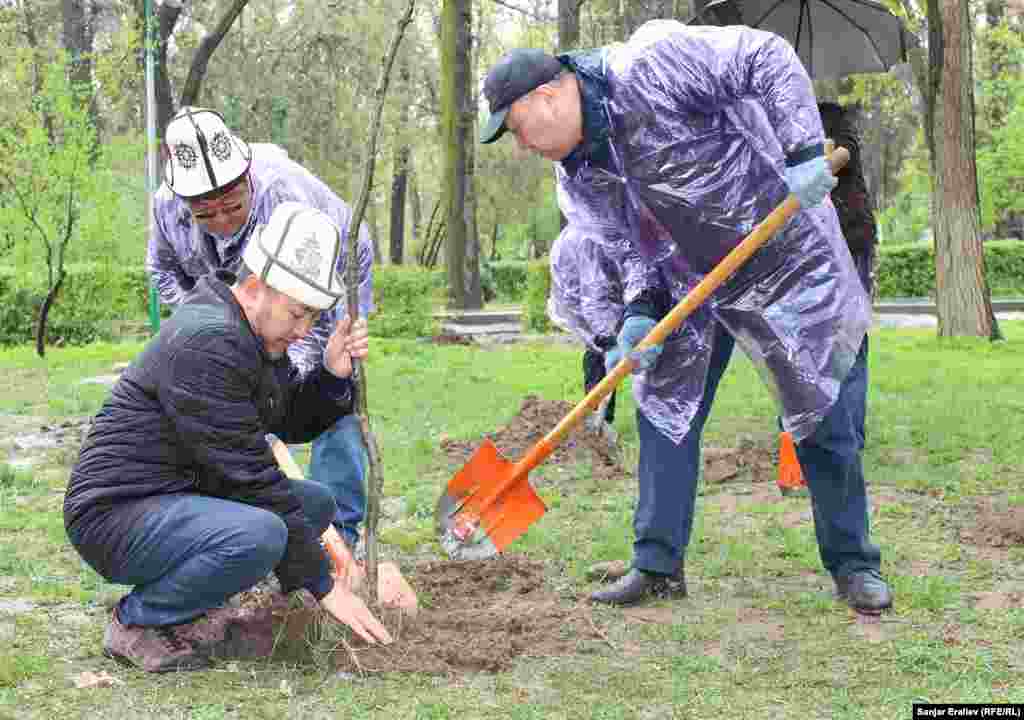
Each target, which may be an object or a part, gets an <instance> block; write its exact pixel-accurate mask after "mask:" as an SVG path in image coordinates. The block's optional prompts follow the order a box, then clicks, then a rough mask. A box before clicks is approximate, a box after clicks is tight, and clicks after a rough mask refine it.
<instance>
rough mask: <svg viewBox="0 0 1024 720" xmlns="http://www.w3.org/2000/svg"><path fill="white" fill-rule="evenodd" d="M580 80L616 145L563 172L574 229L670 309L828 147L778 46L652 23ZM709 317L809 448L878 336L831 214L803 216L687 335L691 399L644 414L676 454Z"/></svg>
mask: <svg viewBox="0 0 1024 720" xmlns="http://www.w3.org/2000/svg"><path fill="white" fill-rule="evenodd" d="M571 57H572V56H570V58H571ZM571 62H572V60H570V63H571ZM573 69H574V70H575V71H576V73H577V75H578V76H580V77H581V82H584V83H587V84H588V86H589V87H590V88H591V89H592V88H595V87H596V88H598V89H599V92H598V93H596V94H595V93H594V92H592V91H591V92H588V93H584V105H585V112H588V111H589V112H590V113H591V114H593V113H595V112H600V113H603V116H604V122H605V123H606V126H607V132H608V137H607V143H605V145H606V147H605V148H604V152H602V153H591V154H590V156H589V157H590V158H593V160H594V161H593V162H591V161H590V159H588V160H587V161H586V162H582V163H566V162H563V167H560V168H559V176H558V177H559V184H560V186H561V190H562V191H563V192H564V193H565V196H566V198H567V202H568V203H569V204H570V205H571V206H572V208H573V212H572V214H571V216H569V217H570V223H572V222H580V223H584V224H586V225H588V226H591V227H594V226H596V227H598V228H601V233H600V236H599V237H602V238H603V239H602V240H600V242H602V243H604V244H606V245H607V246H608V247H610V248H614V247H616V246H624V247H622V253H623V257H624V258H626V259H627V260H628V259H629V258H630V257H632V256H635V257H639V258H642V260H643V261H645V262H646V263H647V264H648V265H649V266H650V267H652V268H654V269H656V270H657V272H658V274H659V275H660V279H661V282H662V283H663V284H664V285H665V287H667V288H668V289H669V290H670V292H671V294H672V296H673V298H674V299H675V300H676V301H678V300H679V299H681V298H682V297H683V296H684V295H685V294H686V292H687V291H688V290H689V289H690V288H692V287H693V286H694V285H695V284H696V283H697V282H698V281H699V280H700V279H701V278H702V277H703V276H704V275H705V274H706V273H707V272H708V271H710V270H711V269H712V268H713V267H714V266H715V265H716V264H717V263H718V262H719V261H720V260H721V259H722V258H723V257H725V255H726V254H727V253H728V252H729V251H730V250H732V249H733V248H734V247H735V246H736V245H738V244H739V242H740V241H742V240H743V238H744V237H746V235H747V234H748V233H749V232H750V231H751V230H752V229H753V228H754V226H755V225H756V224H757V223H758V222H759V221H760V220H762V219H763V218H764V217H765V216H767V215H768V214H769V212H770V211H771V210H772V209H774V208H775V207H776V206H777V205H779V204H780V203H781V202H782V201H783V200H784V199H785V197H786V195H787V187H786V184H785V180H784V169H785V156H786V154H788V153H793V152H794V151H797V150H800V149H801V148H804V147H806V146H809V145H814V144H816V143H820V142H822V141H823V139H824V137H823V132H822V128H821V120H820V118H819V115H818V112H817V106H816V103H815V98H814V94H813V91H812V88H811V83H810V80H809V79H808V77H807V74H806V72H805V71H804V69H803V67H802V66H801V64H800V61H799V60H798V59H797V56H796V55H795V54H794V52H793V50H792V48H791V47H790V46H789V44H788V43H786V42H785V41H784V40H782V39H781V38H779V37H777V36H775V35H772V34H770V33H766V32H761V31H757V30H751V29H749V28H744V27H728V28H701V27H688V26H685V25H682V24H680V23H677V22H673V21H665V20H657V21H653V22H650V23H647V24H645V25H643V26H642V27H641V28H640V29H639V30H637V32H636V33H635V34H634V35H633V36H632V37H631V38H630V40H629V41H628V42H627V43H626V44H622V45H612V46H610V47H608V48H605V49H603V50H601V51H600V52H599V53H596V54H591V55H588V56H584V55H580V56H579V60H578V62H577V64H575V65H574V67H573ZM595 97H596V98H597V99H596V100H595ZM618 238H626V242H624V243H623V242H621V241H619V240H618ZM712 317H713V320H715V321H719V322H721V323H723V324H724V325H725V326H726V328H727V329H728V330H729V331H730V333H732V334H733V335H734V336H735V338H736V340H737V342H739V344H740V346H741V347H742V348H743V349H744V350H745V351H746V352H747V354H748V355H749V356H750V357H751V359H752V360H753V361H754V363H755V364H756V365H757V367H758V368H759V369H760V370H762V371H763V373H762V374H763V376H764V377H765V378H766V379H767V380H768V381H769V382H770V385H771V386H772V387H773V389H774V390H775V392H776V394H777V397H778V400H779V403H780V406H781V411H780V412H781V415H782V420H783V425H784V427H785V429H786V430H789V431H790V432H792V433H793V434H794V436H795V437H796V438H797V439H798V440H799V439H803V438H805V437H807V436H808V435H810V434H811V433H812V432H813V431H814V428H815V427H816V425H817V424H818V423H819V421H820V420H821V418H822V417H823V416H824V415H825V414H826V413H827V412H828V410H829V409H830V408H831V406H832V404H833V403H834V402H835V400H836V397H837V395H838V390H839V385H840V383H841V381H842V380H843V378H844V377H845V376H846V373H847V372H848V370H849V368H850V367H851V365H852V364H853V361H854V358H855V356H856V353H857V351H858V349H859V348H860V345H861V343H862V341H863V338H864V335H865V332H866V330H867V328H868V325H869V324H870V305H869V302H868V299H867V296H866V294H865V293H864V290H863V289H862V287H861V285H860V282H859V280H858V278H857V274H856V270H855V268H854V265H853V261H852V259H851V257H850V253H849V250H848V249H847V247H846V243H845V241H844V240H843V237H842V235H841V232H840V229H839V224H838V220H837V218H836V213H835V210H834V208H833V206H832V204H831V202H830V201H828V200H826V201H825V202H824V203H822V204H821V205H819V206H817V207H814V208H809V209H806V210H803V211H802V212H800V213H799V214H798V215H797V216H796V217H795V218H794V219H793V220H791V221H790V223H789V224H788V225H787V226H786V227H785V228H784V229H783V230H782V231H781V232H780V233H778V234H777V235H776V236H775V238H773V239H772V240H771V241H770V242H769V243H768V244H767V245H765V246H764V247H763V248H762V249H761V250H760V251H759V252H758V253H757V254H756V255H755V256H754V257H753V258H751V259H750V260H749V261H748V262H747V263H746V265H745V266H744V267H743V268H741V269H740V270H739V271H737V273H736V274H735V275H734V276H733V277H732V278H731V279H730V280H729V281H728V282H726V283H725V284H724V285H723V286H722V287H720V288H719V290H718V291H717V292H716V293H715V294H714V295H713V296H712V297H711V298H710V299H709V301H708V303H707V307H706V308H705V311H704V312H703V313H696V314H695V315H693V316H691V318H690V320H688V321H687V327H688V330H687V331H686V332H685V333H684V335H685V336H686V337H689V338H691V340H692V345H691V346H690V349H689V350H688V351H687V353H684V356H685V357H688V360H689V363H690V365H689V372H688V373H686V380H685V383H684V385H685V387H684V388H683V389H682V390H680V389H679V388H678V387H662V388H656V389H652V392H654V393H656V394H657V395H658V396H659V398H662V399H663V400H664V408H663V411H659V412H655V413H652V414H648V419H650V420H651V422H652V423H654V424H655V425H656V426H657V427H658V428H659V429H660V430H661V431H662V432H664V433H665V434H666V435H667V436H669V437H671V438H673V439H674V440H676V441H677V442H678V441H680V440H681V439H682V437H683V435H685V433H686V430H688V428H689V424H690V421H691V420H692V418H693V416H694V414H695V413H696V410H697V407H698V405H699V403H700V399H701V395H702V392H703V384H704V376H705V375H706V372H707V364H708V357H709V353H710V347H709V338H711V337H712V333H711V330H712V329H713V326H712V322H713V320H712ZM666 360H667V359H664V358H663V359H662V360H660V361H659V366H660V365H661V364H662V363H664V362H666ZM660 372H662V371H661V370H660V369H659V370H658V373H656V374H655V376H654V377H657V376H658V375H659V374H660ZM677 407H681V409H679V410H678V412H677V411H676V410H677ZM645 414H646V413H645ZM679 415H681V417H680V416H679Z"/></svg>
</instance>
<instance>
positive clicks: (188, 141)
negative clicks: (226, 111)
mask: <svg viewBox="0 0 1024 720" xmlns="http://www.w3.org/2000/svg"><path fill="white" fill-rule="evenodd" d="M164 144H165V145H166V147H167V153H168V158H167V162H166V163H165V165H164V178H165V179H166V181H167V187H169V188H170V189H171V191H172V192H173V193H174V194H175V195H177V196H179V197H183V198H195V197H199V196H201V195H205V194H207V193H209V192H213V191H214V190H219V189H220V188H223V187H225V186H227V185H230V184H231V183H232V182H234V181H235V180H237V179H238V178H240V177H242V175H244V174H245V173H246V171H247V170H248V169H249V163H250V162H251V161H252V151H251V150H250V149H249V146H248V145H247V144H246V143H245V142H244V141H243V140H241V139H240V138H237V137H235V136H234V135H232V134H231V131H230V130H228V127H227V125H225V124H224V118H222V117H221V116H220V113H217V112H214V111H213V110H207V109H206V108H197V107H183V108H182V109H181V110H179V111H178V112H177V113H176V114H175V115H174V117H173V118H172V119H171V121H170V122H169V123H167V132H166V133H165V137H164Z"/></svg>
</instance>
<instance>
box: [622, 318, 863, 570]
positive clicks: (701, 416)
mask: <svg viewBox="0 0 1024 720" xmlns="http://www.w3.org/2000/svg"><path fill="white" fill-rule="evenodd" d="M734 344H735V342H734V340H733V338H732V336H731V335H730V334H729V333H728V332H727V331H726V330H725V329H724V328H722V327H719V329H718V331H717V334H716V336H715V341H714V349H713V350H712V354H711V362H710V365H709V367H708V375H707V380H706V381H705V386H704V396H703V398H702V399H701V404H700V407H699V409H698V411H697V415H696V416H695V417H694V419H693V423H692V424H691V426H690V430H689V432H688V433H687V434H686V436H685V437H684V438H683V440H682V442H681V443H679V444H678V445H677V444H676V443H674V442H672V440H671V439H669V438H667V437H665V436H664V435H662V434H661V433H660V432H659V431H658V429H657V428H656V427H654V425H653V424H651V423H650V421H648V420H647V418H645V417H644V416H643V414H642V413H640V412H639V411H638V412H637V429H638V432H639V435H640V463H639V468H638V476H639V482H640V497H639V501H638V504H637V508H636V514H635V516H634V530H635V533H636V541H635V543H634V559H633V565H634V566H635V567H637V568H638V569H641V570H646V571H648V572H655V573H661V574H672V573H674V572H675V571H676V570H677V569H678V568H679V567H680V565H681V564H682V562H683V558H684V555H685V553H686V547H687V545H688V544H689V541H690V532H691V529H692V527H693V513H694V503H695V500H696V495H697V480H698V477H699V475H700V461H701V460H700V443H701V435H702V433H703V430H704V423H705V422H706V420H707V417H708V413H709V412H710V410H711V405H712V404H713V402H714V397H715V392H716V391H717V389H718V383H719V381H720V380H721V378H722V374H723V373H724V372H725V369H726V367H728V364H729V359H730V357H731V356H732V350H733V346H734ZM866 396H867V338H865V339H864V344H863V345H862V346H861V349H860V352H859V353H858V355H857V359H856V361H855V362H854V365H853V368H852V369H851V370H850V372H849V373H848V374H847V376H846V378H845V379H844V380H843V382H842V384H841V386H840V390H839V398H838V399H837V400H836V403H835V405H833V406H832V409H831V410H830V411H829V414H828V415H827V416H826V417H825V418H824V420H823V421H822V422H821V423H820V424H819V425H818V427H817V428H816V429H815V431H814V434H813V435H811V436H810V437H808V438H806V439H805V440H803V441H802V442H800V443H798V444H797V456H798V457H799V459H800V465H801V467H802V469H803V473H804V477H805V478H806V479H807V485H808V487H809V489H810V491H811V497H812V505H813V511H814V530H815V535H816V537H817V540H818V551H819V553H820V555H821V560H822V564H823V565H824V566H825V569H826V570H828V571H829V572H830V573H832V574H833V575H834V576H835V575H846V574H849V573H851V572H855V571H857V570H876V571H877V570H878V568H879V566H880V562H881V552H880V550H879V548H878V547H877V546H876V545H874V544H872V543H871V541H870V539H869V528H868V513H867V490H866V487H865V484H864V473H863V470H862V467H861V450H862V449H863V447H864V414H865V403H866Z"/></svg>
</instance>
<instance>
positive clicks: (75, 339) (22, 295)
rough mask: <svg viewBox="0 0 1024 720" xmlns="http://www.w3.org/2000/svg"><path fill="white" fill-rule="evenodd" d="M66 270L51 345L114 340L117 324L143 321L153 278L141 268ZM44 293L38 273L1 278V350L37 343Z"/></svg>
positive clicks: (54, 311)
mask: <svg viewBox="0 0 1024 720" xmlns="http://www.w3.org/2000/svg"><path fill="white" fill-rule="evenodd" d="M66 269H67V278H66V279H65V280H64V284H63V285H62V286H61V290H60V294H59V295H58V296H57V302H56V303H55V304H54V306H53V308H52V309H51V310H50V316H49V321H48V323H47V328H46V341H47V344H50V345H62V344H63V345H85V344H87V343H90V342H94V341H97V340H111V339H113V336H114V326H115V324H116V323H119V322H123V321H132V320H142V319H145V317H146V311H147V302H148V293H149V284H148V283H149V278H148V276H147V274H146V271H145V270H144V269H143V268H142V267H124V266H112V265H101V264H98V263H81V264H75V265H69V266H67V268H66ZM46 288H47V282H46V278H45V277H44V274H43V273H42V272H39V271H37V272H33V273H26V272H23V271H22V272H19V273H18V274H14V273H10V272H8V273H5V274H3V275H0V308H2V309H0V345H17V344H22V343H28V342H32V341H33V340H34V338H35V331H36V323H37V321H38V319H39V309H40V307H42V304H43V298H45V297H46Z"/></svg>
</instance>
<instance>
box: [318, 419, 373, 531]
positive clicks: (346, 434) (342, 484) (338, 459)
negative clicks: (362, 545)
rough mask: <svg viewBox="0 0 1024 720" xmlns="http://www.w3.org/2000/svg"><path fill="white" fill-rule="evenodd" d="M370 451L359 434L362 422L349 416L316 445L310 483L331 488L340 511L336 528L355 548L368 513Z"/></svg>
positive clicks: (330, 429)
mask: <svg viewBox="0 0 1024 720" xmlns="http://www.w3.org/2000/svg"><path fill="white" fill-rule="evenodd" d="M367 464H368V463H367V459H366V448H365V446H364V445H363V436H362V433H361V432H360V430H359V418H358V417H357V416H356V415H346V416H344V417H343V418H341V419H340V420H338V422H336V423H335V424H334V426H333V427H330V428H328V429H327V430H325V431H324V432H323V433H321V435H320V437H318V438H317V439H316V440H314V441H313V453H312V456H311V457H310V460H309V479H310V480H312V481H313V482H317V483H320V484H321V485H324V486H325V487H327V488H328V489H329V490H330V491H331V494H332V495H333V496H334V502H335V503H336V504H337V506H338V509H337V511H336V512H335V515H334V520H333V522H334V526H335V527H336V528H337V529H338V532H339V533H341V536H342V537H343V538H344V539H345V542H346V543H348V545H349V547H355V546H356V542H357V541H358V540H359V524H360V523H362V522H363V515H364V514H365V512H366V490H365V489H364V478H365V477H366V467H367Z"/></svg>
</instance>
